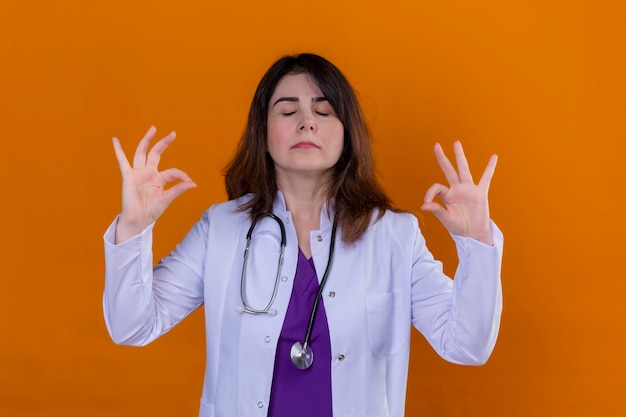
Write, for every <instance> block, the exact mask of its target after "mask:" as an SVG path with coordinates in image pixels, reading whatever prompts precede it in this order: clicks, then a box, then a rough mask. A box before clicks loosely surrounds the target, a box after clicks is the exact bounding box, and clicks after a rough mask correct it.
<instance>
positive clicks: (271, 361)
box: [104, 54, 502, 417]
mask: <svg viewBox="0 0 626 417" xmlns="http://www.w3.org/2000/svg"><path fill="white" fill-rule="evenodd" d="M154 136H155V129H154V128H150V130H148V133H147V134H146V135H145V136H144V138H143V139H142V140H141V142H140V143H139V145H138V147H137V150H136V152H135V156H134V159H133V164H132V166H131V165H130V163H129V162H128V161H127V159H126V156H125V155H124V152H123V150H122V148H121V146H120V143H119V141H118V140H117V139H115V138H114V140H113V145H114V149H115V153H116V156H117V159H118V162H119V165H120V169H121V172H122V177H123V187H122V213H121V214H120V215H119V217H118V218H117V219H116V220H115V222H114V223H113V224H112V225H111V227H110V228H109V230H108V231H107V232H106V234H105V255H106V267H107V269H106V283H105V293H104V312H105V319H106V323H107V328H108V330H109V333H110V334H111V337H112V338H113V340H114V341H115V342H116V343H122V344H131V345H143V344H146V343H149V342H150V341H152V340H154V339H155V338H157V337H159V336H160V335H162V334H163V333H165V332H167V331H168V330H169V329H171V328H172V327H173V326H174V325H175V324H176V323H178V322H179V321H180V320H182V319H183V318H184V317H185V316H187V315H188V314H189V313H191V312H192V311H193V310H195V309H196V308H198V307H199V306H200V305H202V304H204V306H205V320H206V343H207V364H206V374H205V380H204V388H203V393H202V399H201V406H200V416H201V417H208V416H253V415H259V416H266V415H269V416H293V415H299V416H307V415H311V416H313V415H315V416H331V415H334V416H348V415H350V416H376V417H380V416H402V415H403V413H404V401H405V395H406V379H407V369H408V359H409V337H410V327H411V324H413V325H414V326H415V327H416V328H417V329H418V330H419V331H420V332H421V333H422V334H423V335H424V336H425V337H426V338H427V340H428V341H429V342H430V344H431V345H432V346H433V348H434V349H435V350H436V351H437V352H438V353H439V354H440V355H441V356H442V357H444V358H445V359H446V360H449V361H451V362H455V363H463V364H475V365H478V364H482V363H484V362H485V361H486V360H487V358H488V357H489V355H490V353H491V351H492V349H493V346H494V344H495V340H496V337H497V333H498V327H499V320H500V312H501V306H502V304H501V303H502V298H501V287H500V263H501V253H502V235H501V233H500V232H499V231H498V229H497V228H496V226H495V225H494V224H493V223H492V222H490V220H489V207H488V202H487V191H488V188H489V182H490V180H491V177H492V175H493V172H494V169H495V164H496V157H495V156H492V157H491V159H490V160H489V163H488V165H487V167H486V169H485V172H484V173H483V175H482V177H481V179H480V181H479V183H478V184H477V185H475V184H474V182H473V180H472V177H471V174H470V171H469V167H468V164H467V161H466V159H465V156H464V154H463V150H462V147H461V145H460V143H455V145H454V151H455V156H456V162H457V166H458V172H457V171H456V170H455V169H454V168H453V166H452V164H451V163H450V161H449V160H448V159H447V158H446V156H445V155H444V153H443V151H442V149H441V147H440V146H439V145H437V146H436V147H435V155H436V158H437V160H438V162H439V164H440V166H441V168H442V169H443V171H444V173H445V176H446V178H447V180H448V182H449V183H450V184H449V186H444V185H440V184H435V185H433V186H432V187H431V188H430V189H429V190H428V191H427V192H426V197H425V202H424V205H423V206H422V209H423V210H426V211H430V212H432V213H434V214H435V215H436V216H437V217H438V218H439V220H440V221H441V222H442V223H443V224H444V225H445V226H446V228H447V229H448V230H449V231H450V233H451V234H452V237H453V239H454V240H455V242H456V244H457V247H458V252H459V262H460V264H459V268H458V270H457V273H456V275H455V279H454V281H453V280H451V279H450V278H448V277H446V276H445V275H444V274H443V272H442V268H441V264H440V263H439V262H437V261H435V260H434V259H433V257H432V255H431V254H430V252H429V251H428V250H427V248H426V246H425V242H424V239H423V237H422V235H421V233H420V231H419V228H418V223H417V220H416V219H415V217H414V216H413V215H411V214H408V213H402V212H399V211H398V210H396V209H394V208H393V207H392V206H391V204H390V201H389V199H388V198H387V196H386V195H385V193H384V192H383V191H382V189H381V188H380V186H379V185H378V184H377V182H376V180H375V178H374V173H373V172H374V170H373V160H372V155H371V149H370V139H369V135H368V132H367V129H366V127H365V123H364V120H363V116H362V113H361V110H360V108H359V105H358V103H357V100H356V98H355V95H354V92H353V90H352V88H351V87H350V85H349V83H348V81H347V80H346V79H345V77H344V76H343V75H342V74H341V72H340V71H339V70H338V69H337V68H336V67H335V66H334V65H332V64H331V63H330V62H328V61H327V60H325V59H323V58H321V57H319V56H316V55H312V54H301V55H298V56H287V57H283V58H281V59H279V60H278V61H277V62H276V63H274V64H273V65H272V67H271V68H270V69H269V70H268V72H267V73H266V74H265V76H264V77H263V79H262V80H261V82H260V83H259V86H258V88H257V90H256V93H255V95H254V98H253V101H252V105H251V107H250V113H249V117H248V125H247V129H246V132H245V134H244V136H243V138H242V140H241V142H240V145H239V148H238V150H237V152H236V155H235V156H234V158H233V160H232V161H231V162H230V164H229V166H228V169H227V173H226V189H227V191H228V195H229V201H228V202H225V203H221V204H217V205H214V206H212V207H211V208H209V210H207V211H206V212H205V213H204V215H203V216H202V218H201V220H200V221H199V222H198V223H197V224H196V225H195V226H194V227H193V228H192V229H191V231H190V232H189V233H188V235H187V236H186V237H185V239H184V240H183V241H182V242H181V243H180V244H179V245H178V246H177V247H176V249H175V250H174V251H173V252H172V253H171V254H170V256H168V257H166V258H164V259H163V260H161V262H160V263H159V264H158V265H157V266H156V267H155V268H154V269H153V267H152V265H153V264H152V252H151V242H152V227H153V224H154V221H155V220H156V219H157V218H158V217H159V216H160V215H161V214H162V213H163V211H164V210H165V208H166V207H167V206H168V205H169V204H170V203H171V202H172V201H173V200H174V199H175V198H176V197H178V196H179V195H181V194H182V193H183V192H185V191H186V190H188V189H190V188H192V187H195V183H193V181H192V180H191V179H190V178H189V176H188V175H187V174H185V173H184V172H182V171H180V170H177V169H168V170H164V171H160V172H159V171H158V163H159V158H160V155H161V154H162V153H163V151H164V150H165V149H166V148H167V147H168V145H169V144H170V143H171V142H172V141H173V140H174V136H175V135H174V133H170V134H169V135H167V136H165V137H164V138H163V139H161V140H160V141H158V142H157V143H156V144H155V145H154V146H153V147H152V148H151V149H150V143H151V141H152V139H153V137H154ZM175 180H178V181H179V182H178V183H177V184H175V185H173V186H172V187H171V188H169V189H165V188H164V187H165V185H166V184H168V183H170V182H172V181H175ZM435 197H440V198H441V199H442V200H443V202H444V204H445V207H442V206H440V205H439V204H438V203H436V202H434V199H435ZM244 253H245V254H246V256H245V257H244Z"/></svg>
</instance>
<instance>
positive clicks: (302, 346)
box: [237, 213, 337, 369]
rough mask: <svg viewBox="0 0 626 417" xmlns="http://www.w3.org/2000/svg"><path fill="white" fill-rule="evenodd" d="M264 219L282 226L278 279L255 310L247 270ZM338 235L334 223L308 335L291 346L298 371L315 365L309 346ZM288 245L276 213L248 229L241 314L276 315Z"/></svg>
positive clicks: (265, 214) (270, 214)
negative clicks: (256, 230) (258, 226)
mask: <svg viewBox="0 0 626 417" xmlns="http://www.w3.org/2000/svg"><path fill="white" fill-rule="evenodd" d="M264 217H271V218H272V219H274V220H275V221H276V223H278V225H279V226H280V254H279V257H278V267H277V271H276V279H275V280H274V289H273V290H272V297H271V298H270V301H269V303H267V305H266V306H265V307H264V308H262V309H255V308H252V307H250V304H248V301H247V298H246V270H247V265H248V254H249V253H250V241H251V240H252V232H253V231H254V228H255V227H256V224H257V223H258V221H259V220H260V219H262V218H264ZM336 234H337V222H336V221H335V222H334V223H333V230H332V233H331V236H330V250H329V254H328V263H327V264H326V270H325V271H324V275H323V276H322V281H321V282H320V286H319V289H318V290H317V294H316V295H315V301H314V302H313V308H312V309H311V316H310V317H309V325H308V327H307V329H306V334H305V335H304V341H302V342H300V341H297V342H295V343H294V344H293V345H292V346H291V352H290V356H291V362H293V364H294V365H295V366H296V367H297V368H298V369H308V368H309V367H311V364H313V350H311V346H310V345H309V342H310V339H311V333H312V332H313V324H314V323H315V316H316V315H317V309H318V307H319V302H320V299H321V298H322V292H323V291H324V285H326V281H327V280H328V273H329V272H330V267H331V264H332V261H333V254H334V251H335V237H336ZM286 245H287V233H286V232H285V225H284V223H283V221H282V220H281V219H280V218H279V217H278V216H276V215H275V214H274V213H261V214H259V215H258V216H256V217H255V218H254V220H253V221H252V224H251V225H250V228H249V229H248V233H247V234H246V249H245V250H244V253H243V268H242V271H241V302H242V303H243V306H240V307H238V308H237V311H239V312H240V313H249V314H268V315H270V316H275V315H276V313H277V312H276V309H274V308H271V307H272V304H274V300H275V299H276V293H278V286H279V279H280V271H281V268H282V266H283V258H284V253H285V246H286Z"/></svg>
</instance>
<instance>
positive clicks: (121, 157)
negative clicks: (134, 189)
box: [113, 137, 130, 172]
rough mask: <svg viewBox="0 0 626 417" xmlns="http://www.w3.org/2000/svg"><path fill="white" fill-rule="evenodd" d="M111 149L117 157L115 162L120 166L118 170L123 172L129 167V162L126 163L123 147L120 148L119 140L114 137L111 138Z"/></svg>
mask: <svg viewBox="0 0 626 417" xmlns="http://www.w3.org/2000/svg"><path fill="white" fill-rule="evenodd" d="M113 150H114V151H115V157H116V158H117V163H118V165H119V166H120V171H121V172H124V171H126V170H128V169H130V164H129V163H128V159H127V158H126V154H125V153H124V149H122V145H121V144H120V140H119V139H118V138H116V137H114V138H113Z"/></svg>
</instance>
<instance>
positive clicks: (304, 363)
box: [291, 342, 313, 369]
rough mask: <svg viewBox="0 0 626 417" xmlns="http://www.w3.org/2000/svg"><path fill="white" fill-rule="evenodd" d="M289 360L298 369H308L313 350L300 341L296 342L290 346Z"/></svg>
mask: <svg viewBox="0 0 626 417" xmlns="http://www.w3.org/2000/svg"><path fill="white" fill-rule="evenodd" d="M291 362H293V364H294V365H295V366H296V368H298V369H309V368H310V367H311V364H312V363H313V351H312V350H311V348H310V347H309V346H303V345H302V342H296V343H294V344H293V346H291Z"/></svg>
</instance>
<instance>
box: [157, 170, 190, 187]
mask: <svg viewBox="0 0 626 417" xmlns="http://www.w3.org/2000/svg"><path fill="white" fill-rule="evenodd" d="M159 175H161V178H162V179H163V182H164V183H165V184H167V183H169V182H172V181H187V182H193V181H192V180H191V177H190V176H189V175H187V173H186V172H184V171H182V170H180V169H178V168H169V169H166V170H163V171H161V172H160V173H159Z"/></svg>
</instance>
